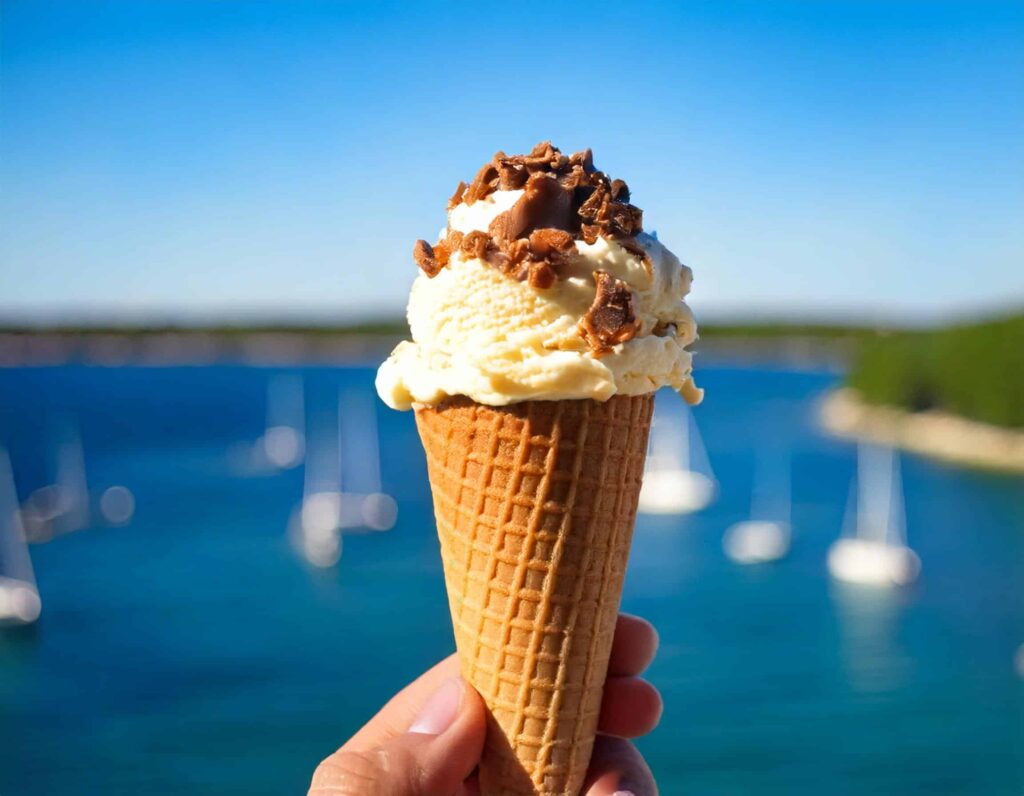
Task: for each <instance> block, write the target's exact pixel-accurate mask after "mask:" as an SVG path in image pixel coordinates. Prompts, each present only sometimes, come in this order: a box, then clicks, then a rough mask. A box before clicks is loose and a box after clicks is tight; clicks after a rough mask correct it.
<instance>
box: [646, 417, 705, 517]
mask: <svg viewBox="0 0 1024 796" xmlns="http://www.w3.org/2000/svg"><path fill="white" fill-rule="evenodd" d="M681 411H682V417H678V416H673V415H671V414H669V413H667V412H657V411H656V412H655V417H654V422H653V423H652V424H651V437H650V442H649V445H648V454H647V464H646V467H645V469H644V481H643V486H642V487H641V489H640V501H639V510H640V511H641V512H644V513H647V514H689V513H691V512H695V511H700V510H701V509H703V508H706V507H707V506H708V505H709V504H710V503H711V502H712V501H713V500H714V498H715V495H716V494H717V491H718V484H717V482H716V481H715V477H714V474H713V472H712V471H711V463H710V462H709V461H708V456H707V450H706V449H705V447H704V441H703V440H702V439H701V436H700V430H699V429H698V428H697V424H696V421H695V420H694V418H693V413H692V412H691V411H690V409H689V407H687V406H685V405H684V406H683V408H682V410H681Z"/></svg>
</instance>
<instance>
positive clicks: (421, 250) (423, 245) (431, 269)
mask: <svg viewBox="0 0 1024 796" xmlns="http://www.w3.org/2000/svg"><path fill="white" fill-rule="evenodd" d="M412 259H414V260H415V261H416V265H418V266H419V267H420V270H422V271H423V273H425V274H426V275H427V276H428V277H430V278H431V279H433V278H434V277H435V276H437V275H438V274H439V273H440V272H441V269H442V268H444V266H443V265H441V264H439V263H438V262H437V258H436V257H435V256H434V247H433V246H431V245H430V244H429V243H427V242H426V241H425V240H418V241H416V244H415V245H414V246H413V247H412Z"/></svg>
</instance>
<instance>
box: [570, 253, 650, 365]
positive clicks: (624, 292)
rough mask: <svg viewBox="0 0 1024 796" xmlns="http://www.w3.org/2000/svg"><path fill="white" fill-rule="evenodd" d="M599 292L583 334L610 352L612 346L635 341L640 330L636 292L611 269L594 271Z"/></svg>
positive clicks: (599, 349) (596, 348)
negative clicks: (634, 296) (635, 308)
mask: <svg viewBox="0 0 1024 796" xmlns="http://www.w3.org/2000/svg"><path fill="white" fill-rule="evenodd" d="M594 282H595V284H596V285H597V295H596V296H594V303H593V304H591V305H590V309H589V310H587V314H586V315H584V316H583V319H582V320H581V321H580V324H579V326H580V335H581V336H582V337H583V339H584V340H586V341H587V344H588V345H589V346H590V348H591V349H592V350H593V351H594V353H596V354H598V355H600V354H606V353H608V352H609V351H610V350H611V349H612V346H616V345H618V344H619V343H625V342H626V341H627V340H632V339H633V337H635V336H636V333H637V323H636V313H635V311H634V309H633V293H632V292H631V291H630V289H629V286H628V285H627V284H626V283H625V282H623V281H622V280H621V279H616V278H615V277H614V276H612V275H611V274H609V273H608V272H607V271H594Z"/></svg>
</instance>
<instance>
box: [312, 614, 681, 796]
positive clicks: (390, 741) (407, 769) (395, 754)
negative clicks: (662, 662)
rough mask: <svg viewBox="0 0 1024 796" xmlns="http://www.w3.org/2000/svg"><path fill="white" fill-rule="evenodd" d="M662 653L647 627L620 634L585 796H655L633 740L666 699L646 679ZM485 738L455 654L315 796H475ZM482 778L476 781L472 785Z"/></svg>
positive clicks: (407, 693) (477, 704)
mask: <svg viewBox="0 0 1024 796" xmlns="http://www.w3.org/2000/svg"><path fill="white" fill-rule="evenodd" d="M657 648H658V634H657V633H656V632H655V630H654V628H653V627H651V625H650V624H649V623H648V622H646V621H645V620H643V619H640V618H638V617H635V616H628V615H626V614H622V615H620V616H619V620H618V624H617V625H616V626H615V639H614V641H613V642H612V652H611V658H610V660H609V662H608V680H607V681H606V682H605V686H604V699H603V701H602V703H601V717H600V719H599V722H598V730H599V732H600V733H601V734H600V735H598V737H597V740H596V742H595V743H594V754H593V757H592V758H591V761H590V770H589V771H588V772H587V779H586V784H585V785H584V788H583V794H585V796H624V794H625V795H629V794H632V795H633V796H656V794H657V792H658V789H657V786H656V785H655V784H654V778H653V777H652V776H651V771H650V769H649V768H648V767H647V764H646V763H645V762H644V760H643V758H642V757H641V756H640V753H639V752H638V751H637V749H636V747H635V746H633V744H631V743H630V742H629V741H627V740H625V739H626V738H635V737H637V736H639V735H644V734H646V733H648V732H650V731H651V730H653V729H654V728H655V727H656V726H657V724H658V720H659V719H660V718H661V696H660V695H659V694H658V692H657V690H656V689H655V688H654V686H652V685H651V684H650V683H648V682H647V681H646V680H641V679H640V678H639V677H638V675H639V674H640V673H641V672H642V671H643V670H644V669H646V668H647V666H648V664H650V662H651V660H652V659H653V658H654V653H655V651H656V650H657ZM485 732H486V728H485V719H484V704H483V700H481V699H480V696H479V695H478V694H477V693H476V691H474V690H473V689H472V688H470V687H469V686H467V685H466V683H465V682H464V681H463V680H462V678H461V677H459V664H458V660H457V659H456V657H455V656H454V655H452V656H449V657H448V658H445V659H444V660H443V661H441V662H440V663H439V664H437V665H436V666H434V668H432V669H430V670H429V671H427V672H426V673H425V674H423V675H421V676H420V677H419V678H418V679H417V680H415V681H413V682H412V683H410V684H409V685H407V686H406V687H405V688H404V689H402V690H401V691H400V692H399V693H398V694H397V695H396V696H395V697H394V698H392V699H391V701H390V702H388V703H387V704H386V705H385V706H384V707H383V709H382V710H381V711H380V712H379V713H378V714H377V715H376V716H374V717H373V718H372V719H370V721H369V722H368V723H367V724H366V726H364V727H363V728H362V729H361V730H359V732H357V733H356V734H355V735H353V736H352V738H351V739H350V740H349V741H348V743H346V744H345V745H344V746H343V747H341V749H339V750H338V751H337V752H335V753H334V754H332V755H331V756H330V757H328V758H327V759H326V760H324V761H323V762H322V763H321V764H320V765H319V766H318V767H317V769H316V772H315V773H314V774H313V782H312V784H311V785H310V789H309V796H454V795H455V794H458V795H459V796H470V795H471V794H476V793H478V792H479V791H478V789H477V786H476V783H475V781H474V780H470V779H469V778H470V776H471V775H472V774H473V770H474V769H475V768H476V766H477V763H479V761H480V753H481V751H482V750H483V745H484V735H485ZM474 779H475V778H474Z"/></svg>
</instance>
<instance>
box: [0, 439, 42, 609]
mask: <svg viewBox="0 0 1024 796" xmlns="http://www.w3.org/2000/svg"><path fill="white" fill-rule="evenodd" d="M41 611H42V601H41V600H40V599H39V589H38V587H37V586H36V576H35V572H34V570H33V569H32V558H31V556H30V555H29V551H28V545H27V544H26V542H25V532H24V530H23V528H22V525H21V514H20V511H19V508H18V496H17V492H16V490H15V488H14V472H13V470H12V468H11V459H10V456H8V454H7V451H6V450H5V449H3V448H0V625H23V624H30V623H32V622H34V621H35V620H36V619H38V618H39V614H40V612H41Z"/></svg>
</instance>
